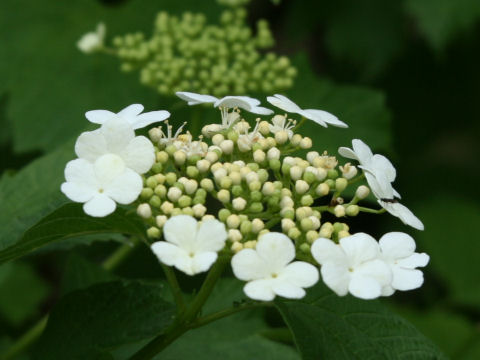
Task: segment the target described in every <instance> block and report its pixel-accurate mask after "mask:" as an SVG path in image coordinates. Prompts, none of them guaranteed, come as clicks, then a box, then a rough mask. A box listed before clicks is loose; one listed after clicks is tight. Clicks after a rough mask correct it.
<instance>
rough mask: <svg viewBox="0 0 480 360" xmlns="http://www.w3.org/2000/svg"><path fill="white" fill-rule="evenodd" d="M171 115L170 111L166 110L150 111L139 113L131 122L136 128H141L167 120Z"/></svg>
mask: <svg viewBox="0 0 480 360" xmlns="http://www.w3.org/2000/svg"><path fill="white" fill-rule="evenodd" d="M169 117H170V113H169V112H168V111H166V110H158V111H150V112H147V113H145V114H140V115H138V116H137V117H136V118H135V119H134V121H133V122H130V124H131V125H132V126H133V128H134V129H141V128H144V127H145V126H148V125H150V124H153V123H156V122H159V121H163V120H166V119H168V118H169Z"/></svg>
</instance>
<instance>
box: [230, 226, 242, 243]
mask: <svg viewBox="0 0 480 360" xmlns="http://www.w3.org/2000/svg"><path fill="white" fill-rule="evenodd" d="M228 239H229V240H230V241H231V242H237V241H241V240H242V233H241V232H240V230H238V229H230V230H228Z"/></svg>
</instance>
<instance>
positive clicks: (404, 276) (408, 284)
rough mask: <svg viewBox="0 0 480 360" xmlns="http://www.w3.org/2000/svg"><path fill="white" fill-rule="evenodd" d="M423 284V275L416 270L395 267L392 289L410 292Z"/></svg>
mask: <svg viewBox="0 0 480 360" xmlns="http://www.w3.org/2000/svg"><path fill="white" fill-rule="evenodd" d="M422 284H423V273H422V272H421V271H420V270H416V269H402V268H401V267H399V266H395V267H393V281H392V287H393V288H394V289H396V290H401V291H408V290H413V289H417V288H419V287H420V286H422Z"/></svg>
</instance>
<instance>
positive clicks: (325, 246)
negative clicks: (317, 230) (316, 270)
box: [311, 238, 345, 265]
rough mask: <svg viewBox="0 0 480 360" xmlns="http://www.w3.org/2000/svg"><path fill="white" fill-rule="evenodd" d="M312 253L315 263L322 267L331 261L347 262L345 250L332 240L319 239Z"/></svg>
mask: <svg viewBox="0 0 480 360" xmlns="http://www.w3.org/2000/svg"><path fill="white" fill-rule="evenodd" d="M311 252H312V256H313V258H314V259H315V261H316V262H318V263H319V264H320V265H323V264H325V263H327V262H331V261H335V262H342V261H345V260H344V259H345V253H344V252H343V250H342V249H341V248H340V246H338V245H337V244H335V243H334V242H333V241H332V240H330V239H326V238H318V239H317V240H315V242H314V243H313V245H312V248H311Z"/></svg>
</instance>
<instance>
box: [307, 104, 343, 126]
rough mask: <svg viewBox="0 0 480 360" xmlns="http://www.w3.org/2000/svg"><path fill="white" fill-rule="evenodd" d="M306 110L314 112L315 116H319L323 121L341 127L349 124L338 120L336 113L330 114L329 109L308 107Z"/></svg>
mask: <svg viewBox="0 0 480 360" xmlns="http://www.w3.org/2000/svg"><path fill="white" fill-rule="evenodd" d="M304 111H306V112H307V113H310V114H312V115H313V116H315V117H317V118H318V119H320V120H321V121H323V122H325V123H327V124H330V125H333V126H337V127H341V128H348V125H347V124H345V123H344V122H343V121H340V120H338V118H337V117H336V116H335V115H333V114H330V113H329V112H327V111H324V110H316V109H307V110H304Z"/></svg>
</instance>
